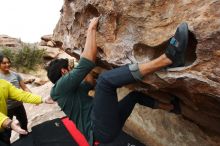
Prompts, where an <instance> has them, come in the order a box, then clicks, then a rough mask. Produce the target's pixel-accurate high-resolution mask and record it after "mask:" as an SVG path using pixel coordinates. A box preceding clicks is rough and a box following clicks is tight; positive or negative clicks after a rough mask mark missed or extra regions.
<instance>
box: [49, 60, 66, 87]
mask: <svg viewBox="0 0 220 146" xmlns="http://www.w3.org/2000/svg"><path fill="white" fill-rule="evenodd" d="M62 68H65V69H68V59H55V60H53V61H51V62H50V64H49V65H48V67H47V69H46V70H47V77H48V78H49V79H50V81H51V82H52V83H54V84H55V83H56V82H57V81H58V80H59V79H60V77H61V76H62V74H61V69H62Z"/></svg>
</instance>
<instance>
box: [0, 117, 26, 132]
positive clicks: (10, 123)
mask: <svg viewBox="0 0 220 146" xmlns="http://www.w3.org/2000/svg"><path fill="white" fill-rule="evenodd" d="M2 128H5V129H7V128H8V129H12V130H14V131H16V132H17V133H19V134H23V135H26V134H27V133H28V132H27V131H26V130H24V129H22V128H21V127H20V124H19V122H18V120H11V119H9V118H7V119H6V120H4V122H3V123H2Z"/></svg>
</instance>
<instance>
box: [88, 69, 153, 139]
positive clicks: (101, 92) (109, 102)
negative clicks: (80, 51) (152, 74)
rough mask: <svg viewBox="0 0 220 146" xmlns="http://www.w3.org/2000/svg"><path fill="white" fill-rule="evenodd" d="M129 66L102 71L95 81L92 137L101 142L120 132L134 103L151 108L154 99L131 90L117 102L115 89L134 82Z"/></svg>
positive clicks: (112, 137)
mask: <svg viewBox="0 0 220 146" xmlns="http://www.w3.org/2000/svg"><path fill="white" fill-rule="evenodd" d="M134 82H136V80H135V79H134V78H133V76H132V74H131V72H130V70H129V67H128V66H123V67H120V68H116V69H113V70H110V71H106V72H104V73H102V74H101V75H100V76H99V78H98V81H97V85H96V89H95V90H96V92H95V98H94V106H93V110H92V116H91V118H92V122H93V132H94V137H95V139H96V140H98V141H99V142H101V143H109V142H111V141H113V140H114V138H115V137H116V136H117V135H118V134H119V133H120V132H121V129H122V127H123V126H124V123H125V121H126V119H127V118H128V116H129V115H130V114H131V112H132V110H133V108H134V105H135V104H136V103H139V104H141V105H145V106H148V107H151V108H153V107H154V105H155V102H156V101H155V100H154V99H153V98H151V97H149V96H146V95H144V94H142V93H140V92H137V91H133V92H131V93H129V94H128V95H127V96H125V97H124V98H123V99H122V100H121V101H119V102H118V98H117V92H116V89H117V88H119V87H121V86H123V85H127V84H130V83H134Z"/></svg>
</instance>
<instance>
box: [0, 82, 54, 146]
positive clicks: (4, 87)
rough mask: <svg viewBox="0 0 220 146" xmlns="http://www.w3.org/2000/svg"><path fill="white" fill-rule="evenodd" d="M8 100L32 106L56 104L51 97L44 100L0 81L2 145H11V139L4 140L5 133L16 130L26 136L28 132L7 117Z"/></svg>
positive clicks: (0, 134) (0, 133)
mask: <svg viewBox="0 0 220 146" xmlns="http://www.w3.org/2000/svg"><path fill="white" fill-rule="evenodd" d="M7 99H13V100H17V101H22V102H26V103H32V104H40V103H48V104H52V103H54V102H53V100H52V99H51V97H47V98H42V97H40V96H38V95H35V94H32V93H29V92H26V91H23V90H21V89H18V88H16V87H15V86H13V85H12V84H11V83H9V82H8V81H6V80H3V79H0V144H1V143H5V145H9V144H10V137H9V139H7V138H4V136H3V133H4V132H5V131H7V130H14V131H15V132H17V133H19V134H23V135H26V134H27V133H28V132H27V131H26V130H24V129H22V128H21V127H20V126H19V122H18V121H17V120H12V119H10V118H9V117H8V116H7Z"/></svg>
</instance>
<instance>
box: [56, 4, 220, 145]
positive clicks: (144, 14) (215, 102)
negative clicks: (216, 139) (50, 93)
mask: <svg viewBox="0 0 220 146" xmlns="http://www.w3.org/2000/svg"><path fill="white" fill-rule="evenodd" d="M219 7H220V1H219V0H203V1H201V0H182V1H178V2H177V1H169V0H157V1H152V0H132V1H127V0H118V1H110V0H106V1H101V0H89V1H81V0H74V1H73V0H64V5H63V8H62V10H61V17H60V20H59V22H58V24H57V26H56V28H55V29H54V34H53V40H54V41H57V42H62V44H63V45H62V47H63V49H65V50H66V52H68V53H69V54H72V55H73V56H79V52H80V51H81V49H82V48H83V47H84V44H85V38H86V30H87V26H88V23H89V19H90V18H93V17H95V16H100V22H99V27H98V35H97V43H98V48H99V54H98V57H99V58H100V59H101V60H102V62H105V63H107V64H108V65H111V66H110V67H112V66H121V65H124V64H127V63H135V62H139V63H141V62H148V61H150V60H152V59H154V58H156V57H158V56H159V55H161V54H162V53H163V52H164V50H165V48H166V44H167V42H168V41H169V39H170V38H171V36H172V35H173V34H174V32H175V30H176V27H177V26H178V25H179V24H180V23H181V22H187V23H188V25H189V29H190V36H189V37H190V39H189V45H188V53H187V63H186V65H187V66H185V67H181V68H174V69H168V70H161V71H158V72H156V73H155V74H152V75H149V76H147V77H146V79H145V81H144V85H143V84H141V85H137V86H135V88H136V89H138V90H142V91H143V92H145V93H147V94H150V95H151V96H153V97H155V98H161V97H171V96H177V97H179V98H180V100H181V106H182V114H183V115H184V117H186V118H187V119H190V120H191V121H193V122H194V123H196V124H198V125H199V126H201V127H204V128H205V129H207V130H210V131H215V132H217V133H220V114H219V113H220V88H219V87H220V9H219ZM140 114H141V113H140ZM161 115H162V114H161ZM152 118H154V117H153V116H152ZM164 118H165V119H166V117H165V116H164ZM139 122H141V121H139ZM134 123H135V120H134ZM174 123H175V120H174ZM141 124H142V125H145V124H146V123H144V122H141ZM160 144H161V143H160ZM161 145H162V144H161ZM191 145H193V143H191Z"/></svg>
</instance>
